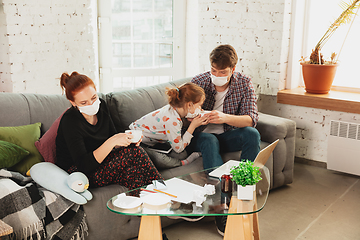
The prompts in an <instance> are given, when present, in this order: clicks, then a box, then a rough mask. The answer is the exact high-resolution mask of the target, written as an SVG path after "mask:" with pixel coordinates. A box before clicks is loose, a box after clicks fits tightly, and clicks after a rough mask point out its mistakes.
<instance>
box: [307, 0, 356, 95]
mask: <svg viewBox="0 0 360 240" xmlns="http://www.w3.org/2000/svg"><path fill="white" fill-rule="evenodd" d="M341 2H342V1H341V0H312V1H310V8H309V13H308V33H307V39H306V40H307V43H305V44H306V45H305V46H306V48H305V49H304V50H305V53H306V54H308V55H307V56H309V55H310V53H311V50H312V49H313V48H314V47H315V45H316V43H317V42H318V41H319V39H320V38H321V37H322V36H323V34H324V33H325V32H326V30H327V29H328V27H329V26H330V24H332V23H333V21H334V20H335V19H336V18H337V17H338V16H339V15H340V14H341V12H342V11H343V9H342V8H341V7H340V5H339V4H340V3H341ZM346 2H347V3H349V1H346ZM350 2H352V1H350ZM325 7H326V11H319V9H324V8H325ZM350 26H351V23H348V24H345V25H342V26H340V27H339V28H338V29H337V30H336V32H335V33H334V35H333V36H331V38H330V39H329V41H328V42H327V43H326V44H325V45H324V47H323V49H322V54H323V55H324V57H325V58H326V59H330V56H331V53H332V52H335V53H336V54H339V53H340V55H339V56H338V57H339V60H340V62H339V63H340V65H339V67H338V68H337V73H336V76H335V79H334V82H333V85H334V86H340V87H350V88H360V75H359V74H356V72H357V71H356V69H357V68H358V65H359V56H360V46H359V43H360V31H359V29H360V17H359V16H356V17H355V19H354V22H353V25H352V26H351V29H350V32H349V34H348V36H347V37H346V35H347V32H348V30H349V27H350ZM345 37H346V42H345V44H344V46H343V48H342V50H341V52H340V49H341V46H342V44H343V42H344V39H345ZM304 56H305V55H304Z"/></svg>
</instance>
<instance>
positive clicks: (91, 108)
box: [77, 98, 100, 116]
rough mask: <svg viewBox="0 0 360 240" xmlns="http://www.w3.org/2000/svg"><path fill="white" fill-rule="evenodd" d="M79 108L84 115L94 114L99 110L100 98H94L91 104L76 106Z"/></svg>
mask: <svg viewBox="0 0 360 240" xmlns="http://www.w3.org/2000/svg"><path fill="white" fill-rule="evenodd" d="M77 107H78V108H79V111H80V112H81V113H85V114H86V115H89V116H93V115H95V114H97V113H98V111H99V108H100V100H99V98H97V99H96V101H95V102H93V104H91V105H87V106H82V107H80V106H77Z"/></svg>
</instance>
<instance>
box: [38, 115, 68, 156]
mask: <svg viewBox="0 0 360 240" xmlns="http://www.w3.org/2000/svg"><path fill="white" fill-rule="evenodd" d="M65 112H66V111H65ZM65 112H64V113H65ZM64 113H62V114H61V115H60V117H58V118H57V119H56V120H55V121H54V123H53V124H52V125H51V127H50V128H49V130H47V131H46V132H45V134H44V135H43V136H42V137H41V138H40V139H39V140H38V141H36V142H35V146H36V148H37V150H38V151H39V152H40V154H41V156H42V157H43V158H44V161H45V162H51V163H55V162H56V135H57V130H58V128H59V124H60V120H61V117H62V116H63V115H64Z"/></svg>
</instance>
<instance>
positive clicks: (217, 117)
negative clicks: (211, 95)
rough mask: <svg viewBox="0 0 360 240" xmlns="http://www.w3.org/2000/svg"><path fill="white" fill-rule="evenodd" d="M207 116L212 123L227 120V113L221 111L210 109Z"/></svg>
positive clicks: (225, 121) (220, 122) (221, 122)
mask: <svg viewBox="0 0 360 240" xmlns="http://www.w3.org/2000/svg"><path fill="white" fill-rule="evenodd" d="M207 115H208V116H209V123H213V124H223V123H227V121H228V114H225V113H223V112H219V111H217V110H213V111H211V113H208V114H207Z"/></svg>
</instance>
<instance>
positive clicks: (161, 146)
mask: <svg viewBox="0 0 360 240" xmlns="http://www.w3.org/2000/svg"><path fill="white" fill-rule="evenodd" d="M148 148H150V149H153V150H154V151H157V152H161V153H169V152H170V151H171V150H172V148H171V146H170V144H168V143H156V144H155V145H154V146H148Z"/></svg>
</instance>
